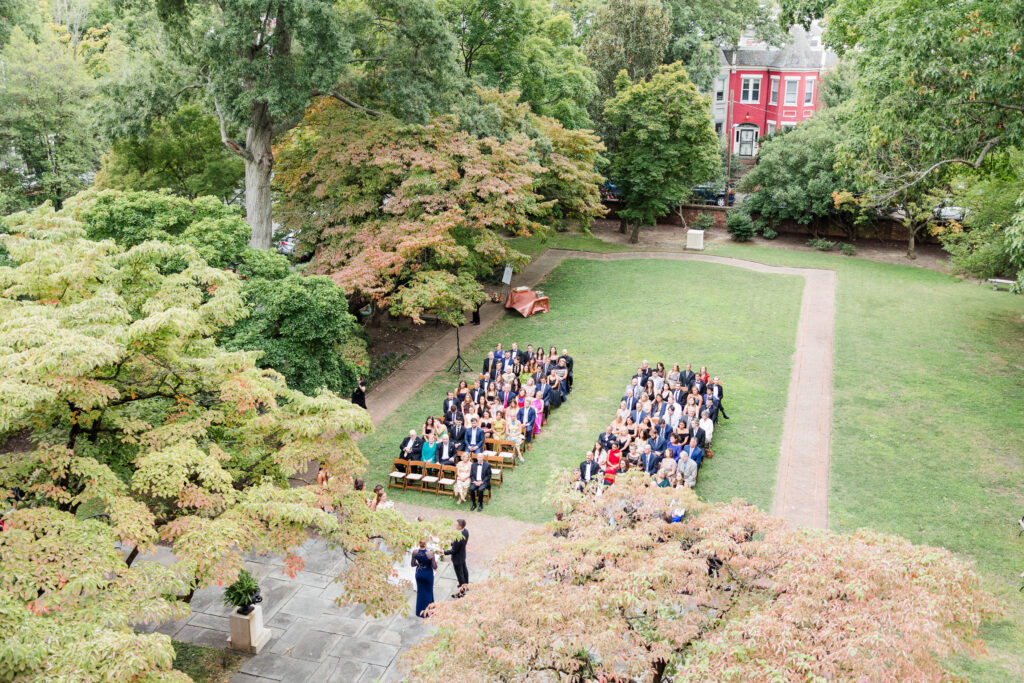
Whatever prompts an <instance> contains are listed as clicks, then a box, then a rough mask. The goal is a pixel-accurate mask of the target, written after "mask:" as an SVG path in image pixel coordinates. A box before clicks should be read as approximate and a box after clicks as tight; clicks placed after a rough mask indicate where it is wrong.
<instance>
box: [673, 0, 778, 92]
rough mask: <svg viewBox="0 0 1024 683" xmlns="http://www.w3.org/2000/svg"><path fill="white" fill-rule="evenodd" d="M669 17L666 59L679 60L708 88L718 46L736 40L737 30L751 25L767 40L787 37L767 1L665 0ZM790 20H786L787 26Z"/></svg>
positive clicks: (774, 41) (717, 60) (718, 57)
mask: <svg viewBox="0 0 1024 683" xmlns="http://www.w3.org/2000/svg"><path fill="white" fill-rule="evenodd" d="M664 3H665V8H666V10H667V11H668V13H669V15H670V17H671V39H670V42H669V45H668V49H667V50H666V54H665V62H666V63H671V62H682V63H683V64H684V65H685V66H686V72H687V73H688V74H689V75H690V79H691V80H692V81H693V82H694V83H695V84H696V85H697V87H698V88H700V89H701V90H703V91H708V90H710V89H711V84H712V81H713V80H714V78H715V76H717V75H718V73H719V69H720V67H721V55H720V53H719V49H720V48H723V47H732V46H734V45H737V44H738V43H739V38H740V32H741V31H743V30H745V29H753V30H754V33H755V35H756V36H757V37H758V38H760V39H761V40H764V41H766V42H768V43H770V44H779V43H781V42H782V41H783V40H785V38H786V33H785V31H783V30H782V28H781V27H780V26H779V23H778V22H777V21H776V19H775V17H774V16H773V11H772V6H771V4H770V3H765V2H762V1H761V0H664ZM788 27H789V24H786V28H787V29H788Z"/></svg>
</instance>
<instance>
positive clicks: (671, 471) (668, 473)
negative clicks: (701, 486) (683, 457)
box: [658, 458, 678, 479]
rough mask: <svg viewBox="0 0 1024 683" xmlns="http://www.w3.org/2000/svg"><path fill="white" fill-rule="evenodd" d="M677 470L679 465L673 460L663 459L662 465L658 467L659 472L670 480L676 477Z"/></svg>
mask: <svg viewBox="0 0 1024 683" xmlns="http://www.w3.org/2000/svg"><path fill="white" fill-rule="evenodd" d="M677 469H678V465H677V464H676V461H675V460H673V459H672V458H662V460H661V464H659V465H658V471H659V472H661V473H663V474H664V475H665V477H666V478H668V479H671V478H672V477H674V476H675V474H676V470H677Z"/></svg>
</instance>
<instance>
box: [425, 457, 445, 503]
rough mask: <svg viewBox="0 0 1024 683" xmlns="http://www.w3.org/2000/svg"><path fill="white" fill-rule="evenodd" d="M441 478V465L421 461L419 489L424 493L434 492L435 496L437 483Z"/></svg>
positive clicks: (435, 495)
mask: <svg viewBox="0 0 1024 683" xmlns="http://www.w3.org/2000/svg"><path fill="white" fill-rule="evenodd" d="M440 479H441V466H440V465H437V464H433V463H423V478H422V479H420V490H421V491H425V492H426V493H430V492H431V491H433V492H434V497H435V498H437V485H438V481H440Z"/></svg>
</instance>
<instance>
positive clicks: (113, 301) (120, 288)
mask: <svg viewBox="0 0 1024 683" xmlns="http://www.w3.org/2000/svg"><path fill="white" fill-rule="evenodd" d="M0 239H2V241H3V244H4V246H5V248H6V250H7V252H8V253H9V258H10V261H11V262H12V263H13V265H9V266H5V267H0V440H2V439H6V437H7V436H9V435H11V434H12V433H27V434H28V435H29V436H30V437H31V441H32V444H33V447H32V448H30V449H28V450H26V451H23V452H15V453H7V454H5V456H4V458H3V460H2V461H0V489H3V490H11V489H13V488H15V487H17V488H18V489H20V490H21V491H22V492H23V494H24V500H23V501H22V503H21V505H20V506H19V508H18V509H17V510H15V511H13V512H11V513H9V514H8V515H6V516H5V519H4V522H5V525H6V527H7V528H6V530H5V531H4V532H3V533H0V678H3V679H4V680H12V679H15V680H19V679H26V680H29V679H35V678H39V677H45V678H47V679H58V680H76V681H87V680H125V681H132V680H139V679H141V678H143V677H147V676H148V677H149V678H146V680H179V679H180V676H178V675H177V674H173V673H170V668H171V662H172V659H173V650H172V649H171V644H170V640H169V639H168V638H167V637H165V636H162V635H160V634H151V635H143V634H139V633H136V632H135V631H134V630H133V629H132V625H133V624H136V623H141V622H147V621H148V622H154V621H163V620H166V619H169V618H178V617H181V616H183V615H186V614H187V611H188V608H187V602H188V601H189V599H190V597H191V595H192V594H193V593H194V592H195V591H196V590H197V589H200V588H203V587H206V586H209V585H211V584H214V583H221V584H222V583H229V582H231V581H232V580H233V579H234V578H235V576H236V575H237V573H238V571H239V569H240V568H241V566H242V556H243V553H245V552H249V551H265V552H275V553H281V554H284V555H286V556H287V558H286V567H287V571H289V572H291V573H294V572H295V571H297V570H298V569H300V568H301V567H302V559H301V558H300V557H298V556H297V555H295V554H294V552H293V551H294V549H296V548H297V547H298V546H299V545H300V544H301V543H302V542H303V541H305V540H306V539H307V537H308V534H309V531H310V530H311V529H312V530H315V531H316V532H317V533H318V534H319V535H320V537H321V538H323V539H324V540H325V541H327V542H328V543H329V544H332V545H333V546H335V547H337V548H338V550H339V552H344V553H346V554H347V555H349V556H350V557H351V559H352V563H351V569H350V571H349V572H348V573H347V574H346V575H345V576H346V581H345V588H346V591H345V595H344V598H343V599H345V600H357V601H360V602H365V603H366V604H367V606H368V611H370V612H372V613H379V612H383V611H388V610H394V609H396V608H398V607H399V606H401V605H404V597H403V595H402V593H401V590H400V589H399V588H398V587H396V586H394V585H392V584H391V583H389V577H390V571H389V570H390V567H391V566H392V564H393V563H394V561H396V559H398V558H399V557H400V555H401V552H402V550H403V549H404V548H406V547H408V546H409V545H410V544H411V543H412V542H413V541H414V540H416V539H417V538H419V536H420V534H421V533H422V530H417V528H416V527H415V526H414V525H407V524H406V523H405V522H404V521H402V519H401V517H400V515H399V514H398V513H397V512H384V513H383V514H379V513H378V514H376V515H371V514H370V511H369V510H368V509H367V507H366V505H365V504H364V501H363V499H362V496H361V494H359V493H358V492H355V491H353V490H352V477H353V475H356V474H358V473H360V472H361V471H362V469H363V467H364V466H365V460H364V459H363V457H362V456H361V454H360V453H359V450H358V448H357V447H356V445H355V442H354V441H353V439H352V434H353V433H357V432H366V431H369V430H370V429H371V423H370V419H369V416H368V415H367V414H366V412H365V411H363V410H362V409H360V408H357V407H355V406H353V405H352V404H351V403H349V402H348V401H346V400H343V399H341V398H339V397H338V396H336V395H335V394H333V393H331V392H329V391H322V392H320V393H318V394H316V395H314V396H310V395H306V394H303V393H301V392H299V391H296V390H294V389H291V388H289V387H288V385H287V384H286V383H285V381H284V379H283V377H282V376H281V375H280V374H278V373H277V372H275V371H274V370H269V369H261V368H259V367H257V366H256V364H255V359H256V355H257V353H256V352H253V351H233V352H232V351H226V350H223V349H221V348H219V347H218V346H217V344H216V342H215V339H216V335H217V333H218V331H219V330H220V329H221V328H223V327H224V326H226V325H230V324H232V323H233V322H235V321H236V320H238V319H239V318H240V317H241V316H242V315H243V314H244V311H245V308H244V306H243V303H242V299H241V296H240V293H239V281H238V279H237V278H236V276H235V275H234V274H233V273H230V272H226V271H224V270H220V269H216V268H212V267H210V266H208V265H207V264H206V263H205V262H204V261H203V260H202V259H201V258H200V257H199V256H198V253H197V252H196V251H195V249H194V248H192V247H190V246H188V245H183V244H169V243H166V242H157V241H145V242H142V243H140V244H138V245H136V246H134V247H131V248H129V249H123V248H121V247H118V246H117V245H116V244H115V243H114V242H112V241H109V240H106V241H92V240H89V239H88V238H87V237H86V234H85V230H84V228H83V226H82V225H81V224H80V223H79V222H78V221H76V220H75V219H74V218H72V217H70V216H68V215H65V214H60V213H56V212H54V211H53V210H52V209H51V208H50V207H49V206H44V207H42V208H40V209H39V210H37V211H36V212H33V213H32V214H18V215H16V216H13V217H10V218H8V220H7V234H5V235H2V236H0ZM311 460H312V461H314V462H316V463H318V464H319V465H322V466H323V467H325V468H326V469H327V470H328V471H329V472H331V473H332V474H333V475H334V476H333V477H332V479H331V480H330V482H329V483H328V485H327V487H326V488H319V487H313V486H307V487H298V488H289V487H287V486H286V485H285V486H281V485H278V484H276V483H275V481H279V480H280V479H281V478H282V477H286V476H290V475H293V474H295V473H297V472H300V471H301V472H305V471H306V468H307V465H308V463H309V462H310V461H311ZM325 503H330V504H331V505H332V506H333V507H334V508H335V509H336V511H337V513H338V514H336V515H335V514H329V513H327V512H324V511H323V509H321V505H323V504H325ZM378 539H379V540H380V541H382V542H381V543H378V542H377V541H378ZM158 543H159V544H163V545H165V546H167V547H169V549H170V550H171V552H172V553H173V556H174V561H173V562H172V563H170V564H169V565H167V566H163V565H161V564H159V563H157V562H155V561H149V560H147V559H145V555H146V553H148V552H149V551H151V550H153V549H154V547H155V545H156V544H158ZM129 653H130V655H129Z"/></svg>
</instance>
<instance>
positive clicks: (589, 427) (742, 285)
mask: <svg viewBox="0 0 1024 683" xmlns="http://www.w3.org/2000/svg"><path fill="white" fill-rule="evenodd" d="M802 286H803V280H802V278H799V277H795V276H773V275H761V274H757V273H751V272H749V271H745V270H741V269H738V268H732V267H728V266H719V265H713V264H707V263H697V262H679V261H640V260H636V261H618V262H608V263H600V262H595V261H584V260H568V261H565V262H563V263H562V265H560V266H559V267H558V268H557V269H555V270H554V271H553V272H552V273H551V275H550V276H549V277H548V279H547V280H546V281H545V282H544V283H543V284H542V285H541V288H542V289H543V290H544V291H545V292H546V293H547V294H549V295H550V296H551V301H552V312H551V313H548V314H544V315H540V316H535V317H533V318H529V319H523V318H520V317H519V316H512V315H509V316H505V317H504V318H502V319H501V320H500V321H498V322H497V323H496V324H495V325H493V326H492V327H491V328H490V329H489V330H487V331H486V332H485V333H484V334H483V335H481V337H480V338H479V339H477V340H476V342H475V343H474V344H472V345H471V346H470V348H469V349H468V350H467V351H466V353H465V355H466V357H467V358H468V359H469V360H470V361H471V362H472V365H473V366H474V369H476V368H479V366H480V363H481V362H482V361H483V358H484V356H485V355H486V352H487V350H488V349H489V348H493V346H494V344H495V343H497V342H498V341H501V342H502V343H504V344H505V346H506V347H507V346H508V345H509V344H511V342H513V341H516V342H518V343H519V344H520V345H521V346H524V347H525V345H526V344H527V343H533V344H534V345H537V343H538V342H543V343H544V344H545V345H546V346H548V347H550V346H551V345H552V344H555V345H557V346H558V348H559V349H561V348H562V347H566V348H568V349H569V352H570V354H571V355H572V356H573V357H574V359H575V372H574V374H575V380H576V383H575V387H576V388H575V390H574V391H573V394H572V397H571V398H570V400H569V401H568V403H566V404H565V405H563V406H562V407H561V408H559V409H558V410H556V411H554V412H553V413H552V419H551V422H550V423H549V425H546V426H545V428H544V430H543V431H542V433H541V435H540V436H539V437H538V439H537V441H536V443H535V445H534V448H533V450H532V451H530V452H529V453H528V454H527V461H528V462H527V464H526V465H525V466H522V467H517V468H516V469H515V471H514V472H512V473H509V475H508V480H507V482H506V483H505V484H504V485H503V486H502V487H501V488H496V489H495V490H494V492H493V493H494V496H493V499H492V503H491V505H489V506H488V507H487V514H493V515H501V516H509V517H515V518H517V519H522V520H528V521H536V522H539V521H545V520H547V519H549V518H550V514H551V512H550V510H549V509H548V507H547V506H546V505H545V504H544V503H543V496H544V491H545V489H546V487H547V484H548V481H549V479H550V477H551V476H552V474H553V473H555V472H560V471H565V470H566V469H567V468H570V467H574V466H577V465H578V464H579V462H580V461H581V460H582V459H583V454H584V453H585V452H586V450H587V449H588V447H589V446H590V445H591V444H592V443H593V442H594V440H595V439H596V437H597V435H598V434H599V433H600V432H601V431H602V430H603V429H604V427H605V425H607V424H608V422H609V421H610V420H611V419H612V417H614V413H615V410H616V408H617V407H618V401H619V398H620V397H621V396H622V394H623V391H624V389H625V385H626V384H627V383H628V381H629V378H630V377H631V376H632V374H633V371H634V370H635V368H636V367H637V366H638V365H639V363H640V361H641V360H643V359H645V358H646V359H648V360H650V361H651V362H652V363H655V362H657V361H663V362H665V363H667V364H670V363H672V362H679V363H681V364H682V363H686V362H692V363H693V364H694V366H695V367H699V366H700V365H702V364H706V365H707V366H708V368H709V369H710V371H711V372H712V373H714V374H718V375H720V376H721V377H722V378H723V382H724V384H725V386H726V391H727V400H726V406H727V408H728V410H729V414H730V417H732V418H733V419H731V420H729V421H728V422H726V421H722V422H720V423H719V424H720V430H721V431H720V433H719V434H717V435H716V436H715V452H716V454H717V455H716V457H715V458H714V460H710V461H708V462H707V465H706V466H705V467H703V468H702V469H701V480H700V482H699V484H698V491H699V492H700V493H701V494H702V495H704V496H706V497H708V498H711V499H730V498H732V497H734V496H741V497H743V498H745V499H747V500H750V501H752V502H754V503H756V504H758V505H760V506H762V507H768V506H769V504H770V502H771V495H772V487H773V486H774V482H775V468H776V459H777V457H778V452H779V443H780V439H781V435H782V414H783V411H784V409H785V405H786V389H787V386H788V382H789V372H790V361H791V358H792V354H793V348H794V341H795V330H796V320H797V316H798V315H799V307H800V294H801V291H802ZM452 386H454V378H453V376H451V375H447V376H446V375H444V374H440V375H438V376H437V377H435V378H433V379H431V380H430V381H428V383H427V384H426V385H425V386H424V387H423V388H422V389H421V390H420V391H419V392H418V393H417V394H416V395H415V396H414V397H413V398H412V399H411V400H409V401H407V402H406V403H405V404H404V405H403V406H402V407H401V408H400V409H399V410H398V411H396V412H395V413H394V414H393V415H391V416H390V417H389V418H388V419H387V420H386V421H385V422H384V424H383V425H382V426H381V428H380V429H379V430H378V431H377V432H375V433H374V434H371V435H369V436H367V437H366V438H364V439H362V440H361V441H360V444H359V445H360V449H361V450H362V452H363V453H364V455H366V456H367V458H368V459H369V460H370V463H371V464H370V471H369V472H368V478H367V481H368V483H370V484H371V485H372V484H375V483H378V482H386V480H387V473H388V471H389V470H390V465H391V461H392V459H393V458H394V457H395V456H396V454H397V452H398V444H399V442H400V441H401V439H402V438H403V436H404V435H405V434H406V432H407V431H408V430H409V429H410V428H416V429H419V428H420V427H421V426H422V424H423V420H424V418H425V417H426V415H427V414H435V415H436V414H440V409H441V402H442V400H443V398H444V393H445V391H446V389H448V388H449V387H452ZM391 496H392V497H393V498H395V499H400V500H405V501H409V502H415V503H420V504H427V505H438V506H441V507H444V508H447V509H455V505H454V503H453V501H452V500H451V499H450V498H440V499H435V498H434V497H433V496H430V495H426V494H423V493H418V492H408V493H402V492H400V491H397V490H395V491H393V492H392V493H391ZM464 509H465V507H464Z"/></svg>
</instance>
